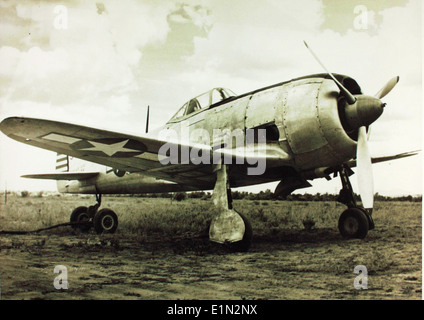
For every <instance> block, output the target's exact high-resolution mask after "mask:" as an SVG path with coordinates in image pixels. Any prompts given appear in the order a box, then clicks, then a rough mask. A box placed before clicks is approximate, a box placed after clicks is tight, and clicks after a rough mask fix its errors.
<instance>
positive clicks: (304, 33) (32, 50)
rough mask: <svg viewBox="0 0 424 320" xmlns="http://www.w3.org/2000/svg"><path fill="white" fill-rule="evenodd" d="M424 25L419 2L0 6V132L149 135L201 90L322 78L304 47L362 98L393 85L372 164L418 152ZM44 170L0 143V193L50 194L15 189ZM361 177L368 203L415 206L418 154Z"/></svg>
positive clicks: (132, 1)
mask: <svg viewBox="0 0 424 320" xmlns="http://www.w3.org/2000/svg"><path fill="white" fill-rule="evenodd" d="M422 13H423V8H422V6H421V1H420V0H409V1H408V0H384V1H383V0H382V1H371V0H360V1H352V0H337V1H335V0H298V1H289V0H287V1H286V0H284V1H282V0H268V1H253V0H231V1H220V0H218V1H212V0H210V1H201V2H199V1H191V0H188V1H164V0H162V1H157V0H148V1H144V0H139V1H136V0H121V1H111V0H108V1H102V0H98V1H29V0H26V1H25V0H24V1H10V0H8V1H0V120H2V119H4V118H6V117H8V116H26V117H37V118H44V119H51V120H58V121H64V122H70V123H76V124H81V125H88V126H92V127H95V128H100V129H108V130H112V131H118V132H125V133H132V134H136V135H137V134H138V135H141V134H143V132H144V130H145V121H146V111H147V106H148V105H149V106H150V125H149V127H150V128H151V129H153V128H155V127H160V126H161V125H163V124H164V123H165V122H166V121H167V120H168V119H169V118H170V117H171V116H172V115H173V114H174V113H175V112H176V111H177V110H178V109H179V108H180V107H181V106H182V105H183V104H184V103H185V102H186V101H187V100H189V99H190V98H191V97H193V96H196V95H198V94H200V93H203V92H205V91H207V90H209V89H211V88H214V87H226V88H230V89H231V90H233V91H234V92H236V93H238V94H242V93H245V92H248V91H251V90H254V89H257V88H261V87H265V86H268V85H271V84H274V83H278V82H281V81H286V80H290V79H292V78H296V77H299V76H304V75H307V74H314V73H321V72H323V70H322V68H321V66H320V65H319V64H318V63H317V62H316V61H315V60H314V59H313V57H312V56H311V54H310V53H309V52H308V50H307V49H306V48H305V46H304V44H303V40H306V41H307V42H308V44H309V45H310V47H312V48H313V50H314V51H315V53H316V54H317V55H318V56H319V57H320V59H321V60H322V61H323V62H324V64H325V65H326V66H327V68H328V69H330V70H331V72H335V73H341V74H346V75H349V76H351V77H352V78H354V79H355V80H356V81H357V82H358V83H359V85H360V86H361V88H362V91H363V92H364V93H365V94H370V95H374V94H375V93H376V92H378V90H379V89H380V88H381V87H383V86H384V84H385V83H386V82H387V81H388V80H389V79H391V78H392V77H394V76H397V75H398V76H400V82H399V83H398V84H397V86H396V87H395V88H394V89H393V90H392V92H390V93H389V94H388V95H387V96H386V97H384V99H383V101H384V102H385V103H387V107H386V108H385V111H384V114H383V115H382V116H381V118H380V119H378V120H377V122H376V123H374V124H373V126H372V131H371V137H370V141H369V143H370V149H371V154H372V155H373V156H380V155H391V154H397V153H401V152H406V151H413V150H421V149H422V134H423V129H422V122H423V114H422V98H423V90H422V34H421V32H422V20H421V16H422ZM54 163H55V154H54V153H52V152H49V151H45V150H41V149H37V148H35V147H31V146H27V145H24V144H20V143H18V142H16V141H14V140H11V139H9V138H7V137H6V136H5V135H3V134H1V135H0V190H4V188H7V189H8V190H30V191H32V190H34V191H35V190H54V189H55V183H54V182H51V181H40V180H29V179H23V178H20V176H21V175H23V174H29V173H42V172H51V171H53V170H54ZM373 169H374V186H375V187H374V189H375V192H378V193H379V194H383V195H406V194H413V195H416V194H421V193H422V186H423V176H422V157H421V154H420V155H418V156H414V157H411V158H408V159H402V160H397V161H391V162H388V163H385V164H376V165H374V168H373ZM351 180H352V185H353V188H354V189H356V190H357V188H356V178H355V176H353V177H352V179H351ZM312 185H313V187H311V188H308V189H303V190H302V192H308V193H316V192H321V193H325V192H329V193H337V192H338V190H339V189H340V187H341V185H340V181H339V179H333V180H332V181H326V180H325V179H320V180H314V181H312ZM275 186H276V183H274V184H267V185H262V186H257V187H255V188H254V189H245V188H243V189H241V190H251V191H258V190H261V189H266V188H270V189H272V190H273V189H274V188H275Z"/></svg>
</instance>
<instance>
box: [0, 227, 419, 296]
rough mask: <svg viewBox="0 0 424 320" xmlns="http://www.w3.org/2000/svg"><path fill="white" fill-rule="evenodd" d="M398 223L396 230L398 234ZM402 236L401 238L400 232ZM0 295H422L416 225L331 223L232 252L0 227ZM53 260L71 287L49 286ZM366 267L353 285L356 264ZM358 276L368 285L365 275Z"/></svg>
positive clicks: (207, 245)
mask: <svg viewBox="0 0 424 320" xmlns="http://www.w3.org/2000/svg"><path fill="white" fill-rule="evenodd" d="M396 228H402V232H399V230H397V229H396ZM396 235H398V236H396ZM0 249H1V250H0V254H1V256H0V258H1V299H4V300H11V299H14V300H15V299H47V300H51V299H66V300H69V299H144V300H149V299H152V300H153V299H154V300H162V299H172V300H174V299H175V300H176V299H200V300H202V299H219V300H221V299H225V300H226V299H230V300H232V299H271V300H274V299H421V297H422V275H421V270H422V269H421V225H419V224H416V223H415V224H414V223H410V224H408V225H401V226H392V227H390V228H387V227H385V226H379V227H378V228H377V229H376V230H373V231H370V233H369V234H368V236H367V237H366V238H365V239H364V240H349V241H346V240H343V239H342V238H341V236H340V235H339V234H338V231H337V228H334V229H326V228H325V229H317V230H309V231H307V230H281V231H279V233H278V234H276V235H275V236H273V237H269V236H268V237H255V238H254V243H253V245H252V247H251V249H250V250H249V251H248V252H244V253H232V252H229V251H228V250H226V249H224V248H222V247H221V246H217V245H215V244H213V243H211V242H209V241H208V239H207V238H206V237H204V236H201V237H200V236H199V237H197V238H184V237H178V238H174V239H172V238H170V239H167V240H163V239H160V238H157V239H155V238H151V239H149V240H147V241H142V242H140V241H139V239H137V238H134V237H132V238H131V237H130V238H125V237H123V236H122V235H120V236H119V238H117V237H115V236H114V235H101V236H98V235H96V234H94V233H93V234H88V235H83V234H81V235H75V234H70V235H55V234H48V233H47V232H45V233H40V234H31V235H2V236H1V237H0ZM57 265H63V266H65V267H66V268H67V275H68V289H66V290H65V289H59V290H58V289H55V287H54V285H53V282H54V279H55V277H57V276H58V275H59V274H58V273H54V268H55V266H57ZM357 265H363V266H365V267H366V269H367V273H368V283H367V289H361V290H359V289H355V287H354V280H355V278H356V277H358V276H360V275H362V274H355V273H354V268H355V267H356V266H357ZM359 283H360V284H365V283H364V282H363V281H361V282H359Z"/></svg>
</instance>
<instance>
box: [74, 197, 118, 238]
mask: <svg viewBox="0 0 424 320" xmlns="http://www.w3.org/2000/svg"><path fill="white" fill-rule="evenodd" d="M96 201H97V203H96V204H95V205H92V206H89V207H83V206H82V207H78V208H76V209H74V211H72V213H71V219H70V221H71V223H73V225H72V228H74V229H75V230H79V231H81V232H84V233H86V232H88V231H89V230H90V229H91V227H94V230H95V231H96V233H97V234H101V233H114V232H115V231H116V228H118V217H117V215H116V213H115V212H113V211H112V210H110V209H106V208H105V209H101V210H98V209H99V208H100V205H101V202H102V195H101V194H96Z"/></svg>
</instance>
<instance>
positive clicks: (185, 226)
mask: <svg viewBox="0 0 424 320" xmlns="http://www.w3.org/2000/svg"><path fill="white" fill-rule="evenodd" d="M94 203H95V200H94V196H86V195H85V196H79V195H67V196H61V197H57V196H45V197H37V196H32V197H25V198H23V197H20V196H17V195H15V196H10V197H8V202H7V205H5V204H4V203H1V204H0V225H1V229H2V230H34V229H39V228H44V227H49V226H51V225H55V224H60V223H65V222H68V221H69V217H70V214H71V212H72V210H73V209H74V208H76V207H78V206H82V205H83V206H89V205H92V204H94ZM233 204H234V209H235V210H236V211H238V212H240V213H243V214H244V215H245V216H246V217H247V218H248V219H249V221H250V222H251V224H252V228H253V230H254V236H255V237H268V236H275V235H276V234H278V233H279V232H282V231H287V230H307V231H314V230H320V229H333V230H336V231H337V222H338V219H339V216H340V214H341V213H342V212H343V211H344V210H345V209H346V208H345V206H344V205H342V204H340V203H336V202H315V201H314V202H304V201H271V200H269V201H256V200H255V201H251V200H234V203H233ZM102 208H110V209H112V210H114V211H115V212H116V213H117V215H118V218H119V227H118V230H117V234H118V235H127V236H128V235H132V236H136V237H139V239H144V238H148V237H149V236H151V235H158V236H161V235H162V236H165V237H168V236H178V235H187V234H190V235H200V234H205V233H206V234H207V230H208V226H209V223H210V221H211V219H212V217H213V216H214V214H215V213H216V211H215V210H216V209H215V207H214V206H213V204H212V201H211V200H207V201H205V200H201V199H187V200H183V201H175V200H172V199H165V198H135V197H103V202H102ZM374 220H375V222H376V225H377V226H378V228H380V229H390V230H391V231H390V232H392V233H396V232H399V230H400V229H402V232H403V233H405V234H404V237H410V236H414V237H416V232H415V231H414V230H412V229H411V230H409V229H408V228H400V226H402V225H405V224H411V221H412V224H414V225H421V203H417V202H377V203H376V204H375V209H374ZM409 231H410V233H409V234H408V232H409ZM49 232H51V233H54V234H63V233H64V234H69V232H74V231H73V230H72V229H71V228H70V227H64V228H59V229H53V230H51V231H49Z"/></svg>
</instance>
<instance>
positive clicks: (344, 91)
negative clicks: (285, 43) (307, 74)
mask: <svg viewBox="0 0 424 320" xmlns="http://www.w3.org/2000/svg"><path fill="white" fill-rule="evenodd" d="M303 43H304V44H305V46H306V48H308V50H309V52H310V53H311V54H312V55H313V57H314V58H315V60H316V61H317V62H318V63H319V64H320V65H321V67H323V69H324V70H325V71H326V72H327V73H328V75H329V76H330V77H331V79H333V81H334V82H335V83H336V84H337V86H338V87H339V89H340V91H341V92H342V94H343V96H344V97H345V98H346V101H347V103H348V104H354V103H355V102H356V98H355V97H354V95H353V94H351V93H350V92H349V90H347V89H346V88H345V87H344V86H343V85H342V84H341V83H340V82H339V80H337V79H336V77H335V76H333V74H332V73H331V72H330V71H328V70H327V68H326V67H325V65H324V64H323V63H322V62H321V61H320V60H319V59H318V57H317V55H316V54H315V53H314V52H313V51H312V49H311V48H309V46H308V44H307V43H306V41H303Z"/></svg>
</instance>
